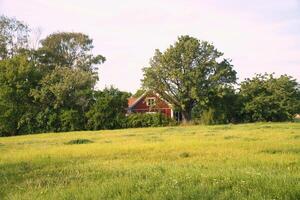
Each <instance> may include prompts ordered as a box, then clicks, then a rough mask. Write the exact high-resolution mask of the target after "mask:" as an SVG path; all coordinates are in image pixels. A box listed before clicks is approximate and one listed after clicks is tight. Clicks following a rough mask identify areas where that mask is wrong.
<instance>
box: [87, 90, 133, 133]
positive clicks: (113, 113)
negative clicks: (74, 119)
mask: <svg viewBox="0 0 300 200" xmlns="http://www.w3.org/2000/svg"><path fill="white" fill-rule="evenodd" d="M129 96H130V95H129V93H126V92H121V91H119V90H118V89H115V88H109V89H108V88H106V89H104V90H103V91H97V92H95V95H94V98H95V99H94V103H93V105H92V106H91V108H90V110H89V111H88V112H87V113H86V117H87V119H88V121H87V128H88V129H91V130H99V129H113V128H123V127H125V125H124V124H126V116H125V115H126V109H127V99H128V98H129Z"/></svg>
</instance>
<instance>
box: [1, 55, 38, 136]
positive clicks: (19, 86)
mask: <svg viewBox="0 0 300 200" xmlns="http://www.w3.org/2000/svg"><path fill="white" fill-rule="evenodd" d="M40 78H41V77H40V74H39V71H38V70H37V69H36V68H35V66H34V64H33V63H32V62H31V61H29V60H28V57H27V56H26V55H18V56H14V57H12V58H9V59H6V60H3V61H0V135H6V136H7V135H18V134H24V133H31V132H34V131H35V122H34V117H35V114H36V108H37V105H35V104H34V99H33V97H32V96H31V95H30V93H31V89H32V88H36V87H37V85H38V82H39V80H40Z"/></svg>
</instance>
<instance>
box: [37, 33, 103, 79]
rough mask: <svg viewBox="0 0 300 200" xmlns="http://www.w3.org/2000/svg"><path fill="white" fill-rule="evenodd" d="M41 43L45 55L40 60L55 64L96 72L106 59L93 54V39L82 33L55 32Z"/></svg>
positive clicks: (42, 53) (42, 52)
mask: <svg viewBox="0 0 300 200" xmlns="http://www.w3.org/2000/svg"><path fill="white" fill-rule="evenodd" d="M41 44H42V47H41V48H40V49H39V51H40V52H41V53H40V55H42V56H43V57H40V60H44V61H46V60H47V59H48V60H50V61H51V64H52V65H55V66H60V67H67V68H72V69H81V70H83V71H86V72H93V73H95V72H96V71H97V69H98V68H97V65H99V64H101V63H103V62H104V61H105V58H104V57H103V56H101V55H96V56H94V55H93V54H92V50H93V48H94V46H93V40H92V39H90V38H89V37H88V36H87V35H85V34H82V33H69V32H62V33H54V34H51V35H49V36H48V37H47V38H45V39H44V40H42V41H41ZM96 78H98V77H97V76H96Z"/></svg>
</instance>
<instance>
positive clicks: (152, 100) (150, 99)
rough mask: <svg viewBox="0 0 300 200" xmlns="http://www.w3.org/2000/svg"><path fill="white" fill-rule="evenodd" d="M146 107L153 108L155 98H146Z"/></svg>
mask: <svg viewBox="0 0 300 200" xmlns="http://www.w3.org/2000/svg"><path fill="white" fill-rule="evenodd" d="M150 102H152V103H150ZM146 105H147V106H155V105H156V98H155V97H148V98H146Z"/></svg>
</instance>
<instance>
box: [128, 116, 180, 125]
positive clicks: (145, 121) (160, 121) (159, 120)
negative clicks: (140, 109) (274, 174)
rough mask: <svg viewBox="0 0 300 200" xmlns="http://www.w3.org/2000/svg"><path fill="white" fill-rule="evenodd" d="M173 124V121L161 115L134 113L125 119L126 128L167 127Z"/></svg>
mask: <svg viewBox="0 0 300 200" xmlns="http://www.w3.org/2000/svg"><path fill="white" fill-rule="evenodd" d="M171 124H175V122H174V120H172V119H170V118H169V117H166V116H165V115H163V114H161V113H153V114H152V113H151V114H150V113H146V114H145V113H134V114H130V115H129V116H128V117H127V127H128V128H139V127H156V126H168V125H171Z"/></svg>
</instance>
